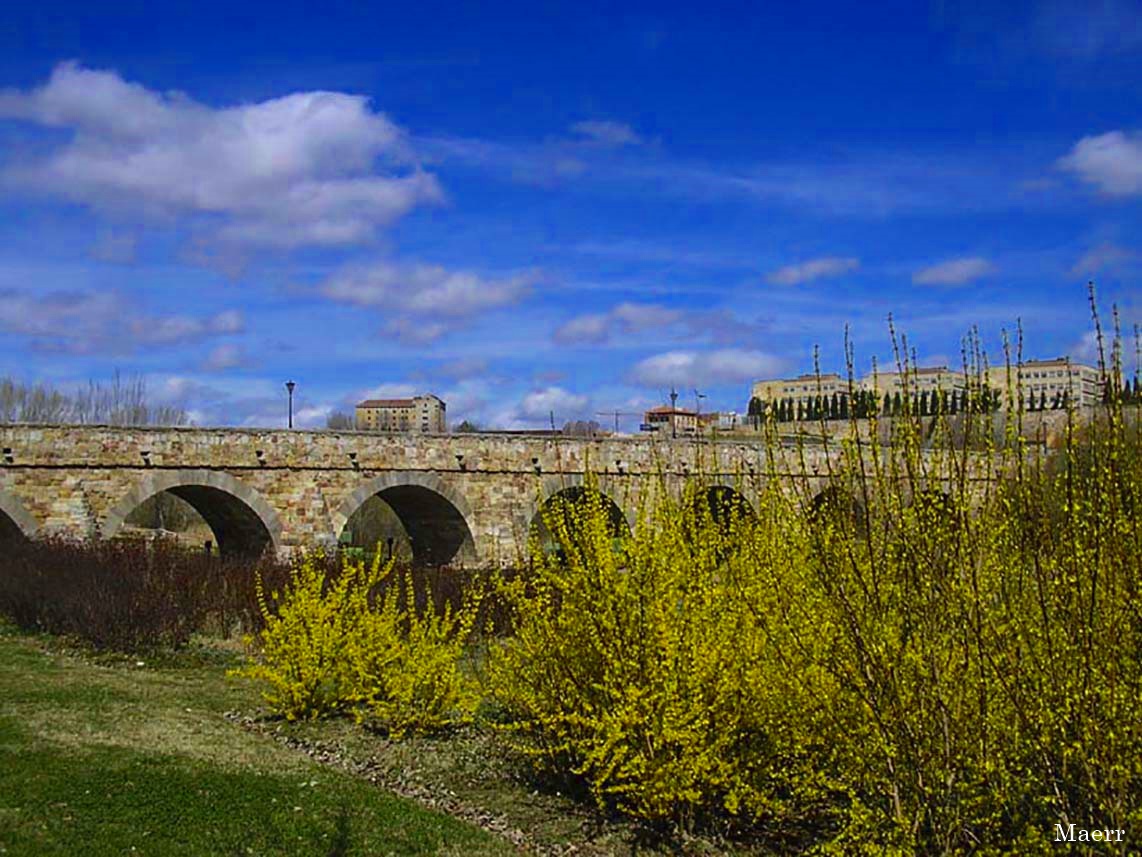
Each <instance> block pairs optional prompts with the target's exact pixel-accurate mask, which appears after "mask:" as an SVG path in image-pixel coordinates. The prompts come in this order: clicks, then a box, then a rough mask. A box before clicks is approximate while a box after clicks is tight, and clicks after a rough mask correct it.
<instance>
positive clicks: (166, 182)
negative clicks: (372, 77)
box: [0, 63, 442, 247]
mask: <svg viewBox="0 0 1142 857" xmlns="http://www.w3.org/2000/svg"><path fill="white" fill-rule="evenodd" d="M0 118H8V119H16V120H22V121H25V122H29V123H34V124H38V125H42V126H46V127H51V128H61V129H64V130H66V131H69V132H70V137H69V139H68V140H67V141H66V142H64V143H62V144H60V145H58V146H56V147H55V148H53V149H51V150H50V151H49V152H48V153H47V154H46V155H45V156H43V157H41V158H39V159H35V160H32V161H28V162H23V163H18V164H16V165H14V166H12V167H10V169H9V171H8V173H7V175H6V179H7V180H8V181H9V182H14V183H16V184H18V185H20V186H22V187H25V188H28V189H31V190H34V191H39V192H43V193H47V194H53V195H57V196H61V197H64V198H67V199H70V200H72V201H74V202H76V203H78V204H81V205H87V206H91V207H93V208H100V209H116V210H125V211H128V212H131V213H132V214H136V215H142V216H156V215H160V216H163V217H167V218H169V217H191V218H192V219H193V221H194V223H195V224H196V225H198V226H200V227H201V228H204V229H205V230H206V231H207V232H208V233H209V234H210V235H211V236H212V237H213V238H215V239H223V240H225V241H228V242H237V243H243V244H255V245H272V246H279V247H294V246H301V245H343V244H353V243H360V242H364V241H368V240H370V239H372V238H373V237H374V236H375V234H376V232H377V230H378V229H379V228H381V227H384V226H385V225H387V224H389V223H392V222H393V221H395V220H397V219H398V218H400V217H401V216H403V215H404V214H406V213H407V212H408V211H410V210H411V209H412V208H414V207H415V206H417V205H420V204H422V203H431V202H436V201H439V200H440V199H441V198H442V191H441V189H440V186H439V184H438V183H437V181H436V179H435V178H434V177H433V176H432V175H430V174H428V173H425V172H423V171H422V170H420V169H419V168H416V167H407V166H405V167H404V169H403V171H399V172H398V168H399V167H401V166H402V165H407V163H408V160H409V157H410V154H409V151H408V146H407V143H406V141H405V136H404V134H403V132H402V131H401V129H399V128H398V127H397V126H396V125H394V124H393V123H392V122H391V121H390V120H389V119H388V118H387V117H385V116H384V115H383V114H381V113H377V112H374V111H373V110H371V109H370V106H369V103H368V99H366V98H364V97H363V96H356V95H347V94H344V93H339V92H322V91H314V92H300V93H294V94H291V95H286V96H283V97H280V98H274V99H270V100H267V101H262V102H259V103H255V104H245V105H240V106H235V107H223V108H214V107H208V106H206V105H203V104H199V103H197V102H195V101H193V100H192V99H191V98H189V97H188V96H186V95H184V94H182V93H177V92H167V93H161V92H155V91H152V90H150V89H147V88H146V87H144V86H141V85H139V84H136V83H130V82H128V81H125V80H123V79H122V78H121V77H120V76H119V75H118V74H116V73H115V72H112V71H97V70H93V69H88V68H83V67H81V66H79V65H77V64H75V63H64V64H62V65H59V66H57V67H56V68H55V70H54V71H53V72H52V75H51V77H50V79H49V80H48V81H47V83H45V84H43V85H42V86H40V87H37V88H35V89H32V90H30V91H16V90H5V91H2V92H0ZM381 162H384V163H385V166H387V168H388V169H387V170H385V171H381V170H379V169H378V166H379V164H380V163H381Z"/></svg>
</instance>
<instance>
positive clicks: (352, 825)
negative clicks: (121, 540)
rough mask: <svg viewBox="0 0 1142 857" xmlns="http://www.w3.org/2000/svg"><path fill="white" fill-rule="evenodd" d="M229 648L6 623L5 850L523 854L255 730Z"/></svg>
mask: <svg viewBox="0 0 1142 857" xmlns="http://www.w3.org/2000/svg"><path fill="white" fill-rule="evenodd" d="M235 663H236V659H235V658H234V656H232V655H227V654H225V653H222V652H219V651H216V650H206V649H204V650H202V651H199V652H193V651H191V652H186V653H182V654H179V655H177V656H167V657H166V658H164V659H163V660H162V661H161V662H158V663H145V664H143V665H139V663H138V662H137V661H136V660H135V659H133V658H131V659H126V658H121V657H119V658H107V659H103V658H94V657H92V656H90V655H78V654H72V653H68V652H67V651H65V650H63V649H62V648H60V645H59V644H58V643H57V642H55V641H48V640H41V639H37V638H32V637H27V636H23V635H20V634H18V633H16V632H15V631H13V630H11V628H10V627H7V626H3V625H0V854H4V855H17V854H20V855H22V854H28V855H54V854H59V855H69V857H70V855H76V854H84V855H101V854H115V855H123V854H137V855H147V854H150V855H164V854H178V855H197V854H201V855H211V857H214V855H246V854H253V855H271V854H283V855H284V854H289V855H294V854H317V855H348V854H457V855H460V854H463V855H468V854H472V855H482V854H489V855H490V854H508V853H515V849H514V848H513V847H512V846H511V845H510V844H509V843H508V842H507V841H506V840H503V839H500V838H498V837H495V836H493V835H491V834H489V833H486V832H484V831H482V830H479V829H478V828H476V827H474V826H471V825H468V824H466V823H463V822H461V821H457V820H456V819H453V818H450V817H448V816H446V815H443V814H440V813H436V812H431V811H429V810H426V809H423V808H421V807H419V806H417V805H416V804H414V803H412V802H410V801H407V800H404V799H402V798H398V797H395V796H393V795H391V794H389V793H387V792H385V791H382V790H380V789H378V788H376V787H375V786H373V785H370V784H369V783H367V782H365V781H364V780H362V779H360V778H357V777H353V776H351V775H349V774H346V773H342V772H340V771H338V770H336V769H333V768H330V767H327V766H323V765H320V764H318V763H316V762H313V761H311V760H310V759H309V758H308V757H306V756H305V755H303V754H301V753H298V752H295V751H293V750H290V749H288V748H286V747H284V746H282V745H280V744H279V743H276V742H275V741H273V740H271V739H269V738H267V737H264V736H261V735H257V734H252V733H250V732H248V731H246V730H243V729H242V728H240V727H239V726H237V725H236V724H234V723H232V722H230V721H228V720H226V719H225V718H224V717H223V716H222V715H223V712H225V711H227V710H235V709H241V710H255V709H256V708H257V707H258V698H257V693H256V691H255V689H254V688H253V687H252V686H251V685H249V683H247V682H239V681H234V680H228V679H226V678H225V670H226V668H227V667H228V666H233V665H234V664H235Z"/></svg>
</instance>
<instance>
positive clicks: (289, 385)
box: [286, 381, 297, 428]
mask: <svg viewBox="0 0 1142 857" xmlns="http://www.w3.org/2000/svg"><path fill="white" fill-rule="evenodd" d="M296 386H297V384H295V383H294V382H293V381H286V389H287V390H288V391H289V427H290V428H293V388H294V387H296Z"/></svg>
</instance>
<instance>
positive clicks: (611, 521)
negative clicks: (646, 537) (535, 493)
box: [527, 476, 634, 554]
mask: <svg viewBox="0 0 1142 857" xmlns="http://www.w3.org/2000/svg"><path fill="white" fill-rule="evenodd" d="M600 482H602V480H600ZM607 487H614V486H610V485H603V484H598V485H594V486H590V485H588V484H585V480H584V479H583V478H582V477H581V476H561V477H550V478H548V479H545V480H544V489H543V499H542V501H541V502H538V503H534V504H533V508H532V509H531V510H530V514H529V517H528V530H527V532H528V534H529V536H533V537H535V538H537V539H538V541H539V544H540V547H541V548H542V549H543V550H544V551H555V552H558V553H560V554H562V552H563V549H564V547H565V546H562V545H559V544H557V543H556V539H555V536H554V535H553V534H552V532H551V530H550V529H549V527H548V525H547V524H548V521H547V519H546V515H548V514H555V515H563V516H565V518H564V520H565V521H566V523H567V526H568V529H569V530H570V534H571V536H572V544H573V545H577V544H578V543H577V540H576V538H575V533H576V525H575V521H574V518H573V517H572V516H574V515H575V514H576V510H578V509H582V508H584V507H585V506H586V504H587V502H588V501H589V499H590V492H592V491H594V492H596V493H597V495H598V496H599V498H600V499H601V500H602V504H603V511H604V513H605V514H606V515H607V529H608V531H609V533H610V536H611V539H612V542H613V543H614V544H618V543H619V542H620V541H621V540H622V539H624V538H626V537H629V536H630V534H631V533H632V532H633V531H634V526H633V524H632V521H631V515H630V513H629V512H628V511H624V510H623V508H622V507H621V506H620V505H619V504H618V503H617V502H616V501H615V500H614V498H613V497H612V496H611V495H610V494H609V493H608V492H607V490H606V488H607Z"/></svg>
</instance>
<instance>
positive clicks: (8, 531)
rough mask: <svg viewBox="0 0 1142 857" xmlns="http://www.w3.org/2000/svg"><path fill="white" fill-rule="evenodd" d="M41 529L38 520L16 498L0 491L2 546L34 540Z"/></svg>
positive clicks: (0, 542)
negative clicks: (17, 541) (21, 540)
mask: <svg viewBox="0 0 1142 857" xmlns="http://www.w3.org/2000/svg"><path fill="white" fill-rule="evenodd" d="M38 529H39V527H38V525H37V524H36V519H35V518H33V517H32V516H31V515H30V514H29V513H28V510H27V509H25V508H24V504H23V503H21V502H20V501H19V500H18V499H16V497H15V496H13V495H12V494H10V493H8V492H7V491H0V544H4V543H5V542H13V541H16V540H17V539H30V538H34V537H35V535H36V531H37V530H38Z"/></svg>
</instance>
